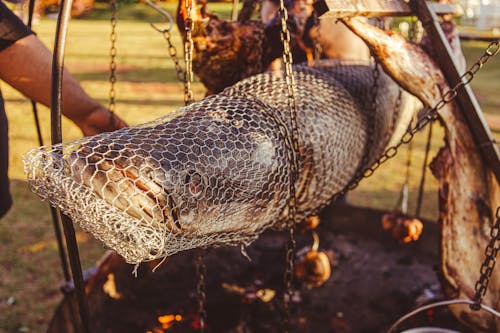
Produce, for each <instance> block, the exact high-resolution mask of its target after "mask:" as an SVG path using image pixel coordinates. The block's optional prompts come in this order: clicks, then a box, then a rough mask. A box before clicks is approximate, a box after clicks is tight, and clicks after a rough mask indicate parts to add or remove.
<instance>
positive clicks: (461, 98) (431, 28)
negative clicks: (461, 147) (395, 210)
mask: <svg viewBox="0 0 500 333" xmlns="http://www.w3.org/2000/svg"><path fill="white" fill-rule="evenodd" d="M327 1H330V0H327ZM71 4H72V0H61V2H60V7H59V13H58V19H57V28H56V36H55V44H54V55H53V63H52V95H51V142H52V144H53V145H55V144H59V143H61V142H62V128H61V111H62V103H61V102H62V83H63V66H64V49H65V42H66V36H67V26H68V22H69V18H70V13H71ZM30 6H31V5H30ZM315 7H316V8H317V9H320V13H327V12H328V4H327V2H326V1H325V0H320V1H317V3H315ZM410 7H411V9H412V12H413V13H414V14H416V15H417V17H418V18H419V20H420V21H421V22H422V24H423V27H424V29H425V30H426V32H427V34H428V35H429V37H430V39H431V42H432V44H433V45H434V46H435V49H436V53H437V55H438V56H437V57H436V61H437V62H438V64H439V66H440V68H441V70H442V71H443V74H444V75H445V77H446V79H447V81H448V83H449V85H450V86H452V87H454V86H455V85H456V84H457V83H458V82H460V81H461V78H460V74H459V73H458V71H457V67H456V65H455V62H454V60H453V58H452V56H451V50H450V47H449V45H448V43H447V41H446V38H445V36H444V34H443V31H442V30H441V27H440V26H439V22H438V20H437V16H436V14H435V13H434V12H433V10H432V9H431V8H430V6H429V4H427V3H426V1H425V0H410ZM408 14H411V13H407V12H405V15H408ZM391 15H394V13H391ZM30 21H31V20H30ZM457 101H458V103H459V104H460V106H461V110H462V112H463V114H464V116H465V118H466V119H467V123H468V124H469V128H470V130H471V132H472V133H473V136H474V138H475V140H476V144H477V145H478V147H479V151H480V153H481V156H482V157H483V158H484V159H485V161H486V163H487V164H488V166H489V167H490V168H491V170H492V171H493V172H494V174H495V176H496V178H497V180H498V181H499V182H500V150H499V149H498V147H497V146H496V145H495V143H494V142H495V141H494V139H493V136H492V134H491V131H490V129H489V127H488V125H487V124H486V121H485V119H484V116H483V115H482V111H481V108H480V106H479V103H478V102H477V100H476V98H475V96H474V95H473V93H472V90H471V89H470V87H468V86H465V87H462V88H460V89H459V90H458V95H457ZM35 117H36V116H35ZM59 214H60V215H61V221H62V225H63V228H64V235H65V239H66V247H67V251H68V254H69V262H70V266H71V271H72V277H73V281H74V286H75V290H76V294H77V298H78V306H79V309H78V310H79V314H80V323H81V331H82V332H83V333H90V323H89V312H88V304H87V299H86V294H85V286H84V280H83V274H82V267H81V263H80V256H79V252H78V244H77V241H76V236H75V230H74V227H73V222H72V221H71V219H70V218H69V217H67V216H66V215H64V214H61V213H60V212H59ZM56 235H57V228H56ZM59 237H60V232H59ZM63 252H64V251H63ZM63 252H61V260H62V261H61V262H62V265H63V267H64V265H65V258H64V259H63ZM63 269H64V268H63ZM66 270H67V268H66Z"/></svg>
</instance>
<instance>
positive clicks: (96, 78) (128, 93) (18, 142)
mask: <svg viewBox="0 0 500 333" xmlns="http://www.w3.org/2000/svg"><path fill="white" fill-rule="evenodd" d="M169 9H173V5H170V7H169ZM211 9H212V10H215V11H217V12H219V13H222V14H224V15H227V14H228V12H229V8H228V6H227V5H220V4H215V5H213V6H212V5H211ZM108 14H109V13H107V11H106V10H105V9H103V8H98V10H96V11H95V12H94V13H93V14H92V15H90V17H88V18H87V19H85V20H74V21H72V22H71V24H70V29H69V33H68V35H69V40H68V45H67V52H66V65H67V67H68V68H69V69H70V70H71V71H72V72H73V73H74V74H75V76H76V77H77V78H78V79H79V80H80V81H81V83H82V85H83V87H84V88H85V89H86V90H87V91H88V92H89V94H90V95H91V96H93V97H94V98H96V99H98V100H99V101H101V102H102V103H104V104H107V102H108V91H109V83H108V76H109V71H108V68H109V34H110V25H109V23H108V22H107V21H106V20H104V18H107V17H108V16H107V15H108ZM119 17H120V21H119V23H118V28H117V29H118V41H117V48H118V57H117V62H118V83H117V86H116V91H117V101H118V102H117V108H116V109H117V113H118V114H119V115H120V116H121V117H123V118H124V119H125V120H126V121H127V122H128V123H129V124H131V125H133V124H138V123H142V122H145V121H148V120H152V119H155V118H157V117H159V116H161V115H163V114H165V113H166V112H168V111H170V110H173V109H174V108H176V107H177V106H180V105H181V104H182V85H181V84H180V83H178V82H176V81H175V72H174V69H173V65H172V61H171V60H170V59H169V58H168V56H167V50H166V44H165V41H164V39H163V38H162V36H161V35H160V34H158V33H157V32H155V31H154V30H152V28H151V27H150V26H149V24H148V22H149V21H154V22H159V21H161V17H159V16H158V15H154V13H153V12H152V11H151V10H150V9H149V8H146V7H145V6H143V5H133V6H130V7H128V8H127V9H126V10H125V11H124V12H122V13H120V15H119ZM54 28H55V21H53V20H42V21H41V22H40V23H39V24H38V25H37V26H36V27H35V30H36V31H37V33H38V36H39V37H40V38H41V39H42V40H43V41H44V42H45V43H46V44H47V45H48V46H49V47H51V45H52V43H53V36H54ZM174 40H175V42H176V43H177V44H179V41H180V38H179V36H178V35H177V32H175V34H174ZM485 46H486V44H485V43H475V42H470V43H466V44H464V47H465V54H466V56H467V59H468V61H469V62H471V61H473V60H474V59H476V58H477V56H479V55H480V54H481V52H482V50H483V49H484V47H485ZM179 50H180V48H179ZM499 82H500V60H499V59H498V57H497V59H493V60H492V62H491V63H490V64H488V65H487V67H486V68H485V69H484V70H483V71H482V72H480V74H479V75H478V77H477V79H476V80H475V81H474V82H473V84H472V86H473V88H474V90H475V91H476V93H477V95H478V97H479V100H480V102H481V103H482V105H483V107H484V110H485V112H487V113H489V114H496V113H498V112H499V106H500V95H499V94H498V88H499ZM194 91H195V96H196V97H197V98H198V99H199V98H201V97H202V96H203V88H202V86H201V85H200V84H199V83H196V84H195V85H194ZM2 92H3V94H4V97H5V99H6V109H7V114H8V118H9V121H10V133H9V134H10V144H11V146H10V148H11V154H10V157H9V162H10V176H11V179H12V183H11V188H12V192H13V195H14V200H15V204H14V207H13V208H12V210H11V211H10V212H9V214H8V215H7V216H6V217H4V218H2V219H1V220H0V332H1V333H6V332H9V333H11V332H44V331H45V330H46V327H47V324H48V321H49V320H50V317H51V316H52V313H53V310H54V308H55V306H56V304H57V303H58V302H59V301H60V300H61V293H60V292H59V289H58V288H59V286H60V283H61V276H62V274H61V270H60V268H59V261H58V256H57V248H56V243H55V240H54V236H53V231H52V223H51V219H50V214H49V210H48V208H47V205H46V204H45V203H42V202H40V201H38V199H37V198H36V197H35V196H34V195H33V194H31V192H30V191H29V189H28V186H27V184H26V181H25V176H24V174H23V170H22V162H21V156H22V154H23V153H24V152H26V151H27V150H28V149H30V148H31V147H35V146H38V143H37V139H36V136H35V128H34V125H33V119H32V118H33V117H32V113H31V108H30V104H29V103H28V102H27V101H26V99H25V98H24V97H23V96H22V95H20V94H19V93H17V92H15V91H14V90H12V89H11V88H10V87H8V86H7V85H5V84H2ZM41 109H42V110H41V111H40V112H41V121H42V126H43V134H44V138H45V140H46V142H48V141H49V132H50V129H49V116H48V110H47V109H46V108H41ZM63 128H64V139H65V140H69V139H73V138H77V137H79V136H80V133H79V130H78V129H77V128H76V127H74V126H73V125H72V124H71V123H69V122H67V121H64V123H63ZM424 137H425V135H419V136H418V137H417V138H416V141H415V144H414V147H413V151H414V153H413V157H412V162H413V163H412V168H411V180H410V189H411V191H410V210H412V209H414V202H415V199H416V189H417V186H418V181H419V177H420V169H421V163H422V156H423V149H424V145H425V138H424ZM441 145H442V131H440V130H439V129H436V135H435V136H434V138H433V142H432V146H433V148H432V149H433V155H434V154H435V152H436V151H437V149H438V147H439V146H441ZM406 158H407V154H406V150H404V149H403V150H402V152H401V153H400V154H399V155H398V156H397V157H396V158H395V159H394V160H393V161H391V162H389V163H388V164H387V165H386V166H384V167H383V168H381V170H379V171H377V172H376V174H375V175H374V176H373V177H372V178H370V179H367V180H365V181H364V182H363V183H362V185H361V186H360V187H359V188H358V189H356V190H355V191H354V192H353V193H351V194H350V196H349V201H350V202H351V203H353V204H358V205H365V206H371V207H377V208H384V209H393V208H394V207H395V205H396V202H397V199H398V196H399V192H400V190H401V186H402V184H403V181H404V172H405V169H404V165H405V162H406ZM436 189H437V184H436V182H435V181H434V180H433V178H432V176H430V175H429V177H428V182H427V186H426V190H425V199H424V209H423V212H424V217H426V218H429V219H435V218H436V214H437V200H436V199H437V197H436ZM369 222H373V223H378V221H369ZM78 237H79V242H80V251H81V257H82V265H83V267H84V268H87V267H89V266H90V265H92V264H93V263H94V262H95V261H96V259H97V258H99V257H100V255H101V254H102V253H103V248H102V246H101V245H100V244H98V243H97V242H96V241H94V240H93V239H92V238H91V237H89V236H88V235H87V234H85V233H82V232H78Z"/></svg>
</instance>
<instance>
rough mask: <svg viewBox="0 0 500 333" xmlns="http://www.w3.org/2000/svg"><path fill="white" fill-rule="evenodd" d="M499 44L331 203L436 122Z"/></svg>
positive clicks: (496, 50) (488, 48)
mask: <svg viewBox="0 0 500 333" xmlns="http://www.w3.org/2000/svg"><path fill="white" fill-rule="evenodd" d="M499 44H500V40H496V41H493V42H491V43H490V44H489V45H488V47H487V48H486V51H485V52H484V53H483V55H482V56H481V57H480V58H479V59H478V60H477V61H476V63H474V64H473V65H472V66H471V67H470V69H469V70H468V71H467V72H465V73H464V74H463V75H462V76H461V77H460V82H458V83H457V84H456V85H455V86H454V87H453V88H451V89H450V90H448V91H447V92H446V93H445V94H444V95H443V96H442V98H441V100H440V101H439V102H438V103H436V105H435V106H434V107H433V108H431V109H429V110H427V111H426V112H425V113H424V115H423V116H422V117H420V119H419V120H418V121H417V123H416V124H415V125H414V126H413V127H410V128H408V130H407V131H406V133H405V134H404V135H403V137H402V138H401V140H400V141H399V142H398V143H396V144H395V145H393V146H390V147H388V148H387V149H386V150H385V151H384V153H383V154H382V155H381V156H380V157H379V158H378V159H377V160H375V161H374V162H373V163H371V164H370V165H369V166H368V167H366V168H364V169H363V171H362V172H361V173H359V174H358V175H357V176H355V177H354V178H353V179H352V180H351V181H350V182H349V183H348V184H347V185H346V186H345V187H344V188H343V189H342V190H341V191H339V192H337V193H335V194H334V195H333V196H332V198H331V199H330V202H334V201H336V200H337V199H338V198H340V197H342V196H344V195H345V194H346V193H347V192H349V191H351V190H353V189H355V188H356V187H358V185H359V183H360V181H361V180H362V179H364V178H367V177H370V176H371V175H372V174H373V173H374V172H375V170H377V169H378V168H379V167H380V166H381V165H382V164H384V163H385V162H387V161H388V160H390V159H391V158H393V157H394V156H396V154H397V153H398V150H399V148H400V147H401V146H402V145H404V144H408V143H409V142H410V141H411V140H412V139H413V137H414V136H415V134H416V133H417V132H419V131H421V130H422V129H423V128H425V126H427V124H429V123H430V122H432V121H434V120H436V119H437V118H438V111H439V110H440V109H442V108H443V107H444V106H445V105H446V104H448V103H451V102H452V101H453V100H454V99H455V97H457V95H458V90H459V89H460V88H462V87H463V86H465V85H467V84H469V83H470V82H471V81H472V79H473V78H474V75H475V74H476V73H477V72H478V70H479V69H481V68H482V67H483V65H484V64H485V63H486V62H487V61H488V60H490V59H491V58H492V57H493V56H495V55H496V54H498V52H499V48H500V46H499Z"/></svg>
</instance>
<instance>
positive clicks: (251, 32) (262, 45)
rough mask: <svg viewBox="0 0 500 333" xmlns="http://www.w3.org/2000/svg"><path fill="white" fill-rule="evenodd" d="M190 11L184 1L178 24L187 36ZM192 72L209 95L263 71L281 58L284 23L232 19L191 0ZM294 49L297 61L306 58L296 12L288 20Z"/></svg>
mask: <svg viewBox="0 0 500 333" xmlns="http://www.w3.org/2000/svg"><path fill="white" fill-rule="evenodd" d="M187 17H188V14H187V11H186V5H185V0H180V1H179V5H178V8H177V26H178V27H179V31H180V32H181V34H182V35H183V38H184V39H186V34H185V25H186V20H187ZM191 18H192V20H193V31H192V39H193V48H194V52H193V71H194V73H195V74H196V75H197V76H198V78H199V79H200V81H201V82H202V83H203V84H204V85H205V87H206V88H207V89H208V94H211V93H217V92H220V91H222V90H223V89H224V88H226V87H228V86H230V85H232V84H235V83H236V82H238V81H240V80H242V79H244V78H247V77H249V76H252V75H255V74H259V73H261V72H263V71H264V70H265V69H266V68H267V67H268V66H269V64H270V63H271V62H272V61H273V60H274V59H276V58H279V57H281V55H282V53H283V46H282V42H281V39H280V34H281V22H280V20H279V19H278V18H276V19H273V20H271V21H270V22H268V23H266V24H264V23H261V22H259V21H252V20H247V19H242V20H241V21H236V22H230V21H225V20H222V19H220V18H219V17H218V16H217V15H214V14H211V13H209V12H208V11H207V10H206V9H203V10H201V11H200V10H199V9H198V7H197V5H196V2H195V1H194V0H193V1H192V13H191ZM288 29H289V31H290V33H291V49H292V53H293V56H294V59H295V60H294V61H295V62H296V63H299V62H302V61H304V60H306V58H305V53H304V51H303V50H302V49H301V45H302V44H301V43H302V42H301V37H302V33H303V30H302V29H303V28H301V27H300V26H298V25H297V24H296V20H295V19H294V17H293V15H290V19H289V20H288Z"/></svg>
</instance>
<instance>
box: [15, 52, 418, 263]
mask: <svg viewBox="0 0 500 333" xmlns="http://www.w3.org/2000/svg"><path fill="white" fill-rule="evenodd" d="M293 71H294V75H295V78H296V95H297V96H296V100H297V110H298V126H299V132H300V135H299V146H300V152H299V154H298V159H299V161H298V162H299V174H298V175H297V176H298V177H296V179H297V184H296V189H297V199H298V201H297V205H298V207H297V211H298V215H299V216H298V217H299V218H300V219H302V218H305V217H306V216H308V215H310V214H312V213H314V212H316V211H317V210H318V209H320V208H321V207H322V206H324V205H325V204H327V203H328V202H329V200H330V198H331V197H332V196H333V195H334V194H335V193H337V192H338V191H340V190H341V189H342V188H343V187H344V186H345V185H346V184H347V183H348V182H349V181H350V180H351V179H352V178H353V177H354V175H355V174H356V172H357V170H358V169H359V168H361V167H362V166H363V165H362V164H363V162H364V163H365V164H366V163H369V162H370V161H372V160H374V159H375V158H376V157H378V155H380V154H381V153H382V152H383V150H384V148H385V147H386V146H387V145H388V143H389V142H390V140H391V138H392V140H397V139H398V138H400V137H401V136H402V135H403V133H404V131H405V130H406V128H407V126H408V124H409V122H410V120H411V119H412V117H413V115H414V113H415V110H416V104H415V103H414V101H415V99H414V98H413V97H412V96H410V95H408V94H403V96H402V99H401V107H395V104H396V103H397V99H398V94H399V89H398V87H397V85H396V84H395V83H394V82H393V81H392V80H391V79H389V78H388V77H387V76H385V75H383V74H382V75H381V76H380V78H379V79H378V80H377V87H378V88H377V97H376V105H377V107H375V108H374V107H373V102H374V99H373V97H372V95H373V94H371V92H372V90H373V80H374V79H373V78H374V75H373V65H370V64H369V63H362V62H345V61H334V60H324V61H318V62H315V63H314V65H312V66H307V65H297V66H294V69H293ZM373 113H374V114H373ZM370 120H371V121H370ZM289 122H290V119H289V113H288V109H287V95H286V86H285V78H284V74H283V73H282V72H272V73H264V74H260V75H256V76H253V77H250V78H248V79H245V80H243V81H241V82H239V83H237V84H236V85H234V86H232V87H229V88H227V89H226V90H224V91H223V92H222V93H220V94H217V95H213V96H210V97H207V98H205V99H204V100H202V101H200V102H195V103H192V104H191V105H189V106H186V107H183V108H180V109H178V110H176V111H173V112H171V113H169V114H168V115H166V116H164V117H162V118H160V119H157V120H155V121H152V122H149V123H146V124H143V125H139V126H135V127H129V128H124V129H121V130H118V131H116V132H112V133H104V134H100V135H96V136H93V137H86V138H82V139H79V140H76V141H72V142H68V143H63V144H59V145H55V146H52V147H49V146H44V147H40V148H36V149H33V150H31V151H30V152H28V153H27V154H26V155H25V157H24V165H25V172H26V174H27V176H28V182H29V184H30V187H31V189H32V190H33V191H34V192H35V193H36V194H37V195H38V196H39V197H40V198H41V199H42V200H48V201H49V202H50V204H51V205H53V206H56V207H59V208H60V209H61V210H62V212H64V213H65V214H67V215H68V216H70V217H71V218H72V219H73V221H74V222H75V223H77V224H78V225H80V226H81V228H82V229H84V230H86V231H88V232H90V233H92V234H93V236H94V237H96V238H97V239H99V240H101V241H102V242H103V243H104V244H105V245H106V246H108V247H109V248H111V249H114V250H115V251H117V252H118V253H119V254H120V255H121V256H123V257H124V258H125V260H126V261H127V262H129V263H139V262H142V261H147V260H153V259H157V258H160V257H163V256H169V255H172V254H174V253H176V252H179V251H182V250H186V249H190V248H195V247H208V246H220V245H247V244H249V243H250V242H251V241H252V240H254V239H255V238H257V237H258V235H259V234H260V233H261V232H262V231H263V230H265V229H267V228H270V227H276V228H279V227H282V226H284V222H285V221H286V216H287V211H288V209H287V204H288V202H289V200H290V198H289V184H288V182H289V179H290V178H289V172H290V165H289V164H290V160H289V157H288V156H289V154H290V149H291V148H290V147H291V144H290V142H289V141H290V140H289V138H288V133H289V131H288V129H289V127H290V124H289ZM368 134H370V135H372V138H373V139H372V140H368ZM366 154H367V156H368V158H364V156H365V155H366ZM362 161H363V162H362Z"/></svg>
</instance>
